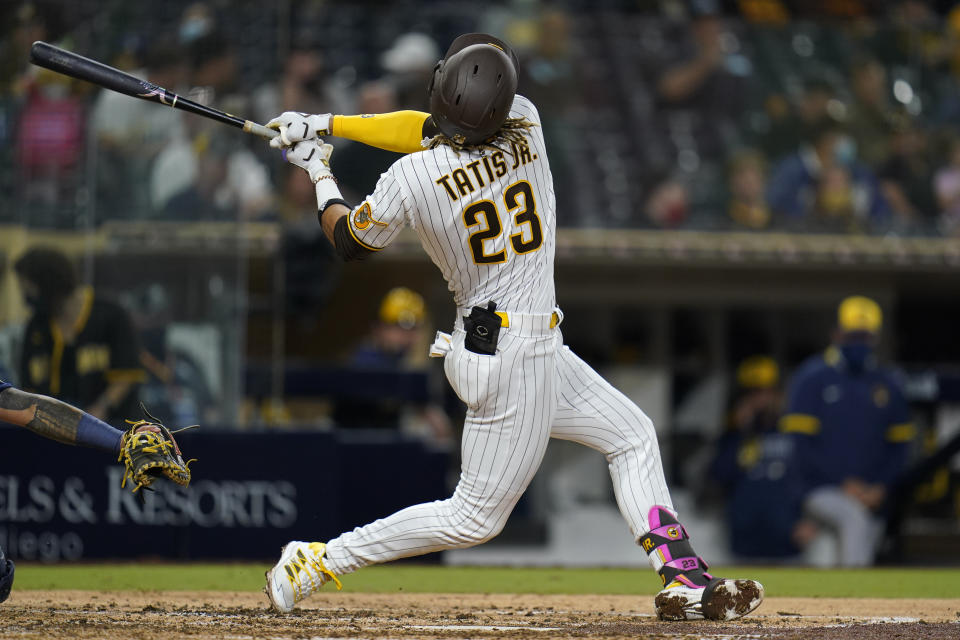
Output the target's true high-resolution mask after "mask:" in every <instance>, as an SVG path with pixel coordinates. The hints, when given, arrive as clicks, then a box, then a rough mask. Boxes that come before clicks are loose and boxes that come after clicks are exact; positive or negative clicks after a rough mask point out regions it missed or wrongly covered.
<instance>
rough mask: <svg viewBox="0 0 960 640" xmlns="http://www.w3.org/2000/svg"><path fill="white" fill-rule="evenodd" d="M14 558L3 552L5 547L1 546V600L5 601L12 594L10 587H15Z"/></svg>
mask: <svg viewBox="0 0 960 640" xmlns="http://www.w3.org/2000/svg"><path fill="white" fill-rule="evenodd" d="M14 568H15V567H14V566H13V560H10V559H9V558H7V557H6V555H4V553H3V547H0V602H3V601H4V600H6V599H7V598H8V597H9V596H10V589H11V588H12V587H13V573H14Z"/></svg>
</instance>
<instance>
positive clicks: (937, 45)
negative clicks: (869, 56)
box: [854, 0, 951, 72]
mask: <svg viewBox="0 0 960 640" xmlns="http://www.w3.org/2000/svg"><path fill="white" fill-rule="evenodd" d="M884 4H887V5H888V6H889V10H888V11H887V12H886V15H885V16H883V19H881V20H872V21H860V22H859V23H858V25H857V26H858V29H855V30H854V31H855V35H858V34H857V33H856V32H862V31H864V30H866V31H867V34H866V36H865V37H864V36H861V37H862V38H863V39H864V45H865V46H866V48H868V49H869V50H870V51H871V52H872V53H873V54H874V55H876V56H877V58H878V59H879V60H880V62H881V63H882V64H883V65H884V66H885V67H887V68H891V67H895V66H904V65H907V66H910V67H912V68H914V69H917V70H921V72H929V71H932V70H934V69H937V68H942V66H943V64H944V62H945V61H948V58H949V56H950V51H951V43H950V38H949V35H948V34H949V29H948V30H946V33H945V30H944V28H943V27H944V25H943V23H942V20H941V17H940V15H938V13H937V9H936V8H935V7H933V6H932V4H933V3H931V2H930V0H900V1H899V2H888V3H884Z"/></svg>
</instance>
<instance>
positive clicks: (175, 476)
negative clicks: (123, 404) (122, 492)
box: [117, 414, 194, 493]
mask: <svg viewBox="0 0 960 640" xmlns="http://www.w3.org/2000/svg"><path fill="white" fill-rule="evenodd" d="M147 415H150V414H147ZM151 417H152V416H151ZM127 422H128V423H129V424H130V430H129V431H127V432H126V433H124V434H123V439H122V440H121V443H120V457H119V458H117V461H118V462H122V463H123V466H124V467H125V470H124V473H123V481H122V482H121V483H120V487H121V488H123V487H125V486H126V484H127V480H132V481H133V483H134V485H135V486H134V487H133V492H134V493H136V492H137V491H139V490H140V489H142V488H149V487H150V485H151V484H153V482H154V481H155V480H156V479H157V478H162V477H164V476H166V477H167V478H169V479H170V480H172V481H173V482H175V483H177V484H179V485H181V486H183V487H185V486H187V485H189V484H190V463H191V462H194V460H192V459H191V460H187V461H186V462H184V461H183V455H181V453H180V447H179V446H177V441H176V440H175V439H174V438H173V433H174V432H172V431H170V429H167V428H166V427H165V426H163V425H162V424H160V422H159V421H157V420H156V419H153V421H148V420H138V421H136V422H134V421H132V420H127ZM188 428H189V427H188ZM180 431H182V429H180Z"/></svg>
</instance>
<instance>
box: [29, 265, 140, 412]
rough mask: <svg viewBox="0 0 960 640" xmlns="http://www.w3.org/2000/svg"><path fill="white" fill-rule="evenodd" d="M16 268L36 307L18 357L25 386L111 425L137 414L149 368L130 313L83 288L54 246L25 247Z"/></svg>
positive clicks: (70, 266) (91, 290)
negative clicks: (141, 385) (142, 363)
mask: <svg viewBox="0 0 960 640" xmlns="http://www.w3.org/2000/svg"><path fill="white" fill-rule="evenodd" d="M14 271H15V272H16V275H17V280H18V282H19V285H20V289H21V291H22V292H23V294H24V298H25V301H26V303H27V305H29V306H30V307H31V308H32V310H33V315H32V316H31V317H30V319H29V321H28V322H27V326H26V329H25V331H24V340H23V349H22V353H21V357H20V371H19V374H20V375H19V377H20V381H21V383H22V388H23V390H24V391H27V392H32V393H40V394H44V395H48V396H53V397H56V398H58V399H60V400H63V401H64V402H68V403H70V404H72V405H74V406H77V407H79V408H81V409H83V410H84V411H86V412H87V413H89V414H90V415H92V416H93V417H95V418H98V419H100V420H103V421H105V422H107V423H109V424H112V425H114V426H125V422H124V420H125V419H126V418H129V417H131V416H134V415H139V414H140V411H139V404H138V400H139V398H138V389H139V385H140V383H141V382H143V381H144V379H145V378H146V373H145V371H144V370H143V368H142V367H141V364H140V347H139V342H138V339H137V335H136V333H135V331H134V327H133V324H132V322H131V320H130V316H129V315H128V314H127V312H126V311H125V310H124V309H123V308H122V307H120V306H119V305H117V304H114V303H113V302H109V301H106V300H102V299H100V298H98V297H96V296H95V295H94V291H93V288H92V287H88V286H83V285H81V284H80V283H79V282H78V279H77V275H76V272H75V270H74V268H73V263H71V261H70V259H69V258H68V257H67V256H66V255H64V254H63V253H62V252H60V251H59V250H57V249H53V248H49V247H33V248H31V249H29V250H27V251H26V252H25V253H24V254H23V255H22V256H20V258H19V259H18V260H17V261H16V262H15V263H14Z"/></svg>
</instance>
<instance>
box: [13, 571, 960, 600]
mask: <svg viewBox="0 0 960 640" xmlns="http://www.w3.org/2000/svg"><path fill="white" fill-rule="evenodd" d="M267 568H268V566H267V564H262V565H256V564H69V565H41V564H31V563H22V564H20V565H18V566H17V577H16V584H15V587H14V588H16V589H51V590H57V589H85V590H99V591H129V590H134V591H136V590H143V591H153V590H157V591H187V590H189V591H258V590H260V589H261V588H262V587H263V572H264V571H265V570H266V569H267ZM716 573H717V574H718V575H724V576H732V577H750V578H755V579H757V580H760V581H761V582H762V583H763V584H764V587H765V588H766V591H767V595H768V596H771V597H791V596H792V597H803V596H807V597H823V598H870V597H875V598H951V597H956V594H957V593H960V571H957V570H955V569H954V570H946V569H900V568H896V569H892V568H891V569H888V568H879V569H802V568H779V567H776V568H773V567H727V568H722V569H719V570H717V571H716ZM344 589H345V590H347V591H353V592H357V593H395V592H409V593H568V594H580V593H584V594H586V593H593V594H625V595H630V594H635V595H652V594H654V593H656V591H657V590H658V589H659V580H658V579H657V578H656V576H655V575H653V573H652V572H650V571H648V570H644V569H541V568H534V569H510V568H494V567H439V566H418V565H411V564H400V565H393V566H378V567H368V568H366V569H363V570H362V571H358V572H357V573H355V574H352V575H349V576H347V577H346V578H345V579H344Z"/></svg>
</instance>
